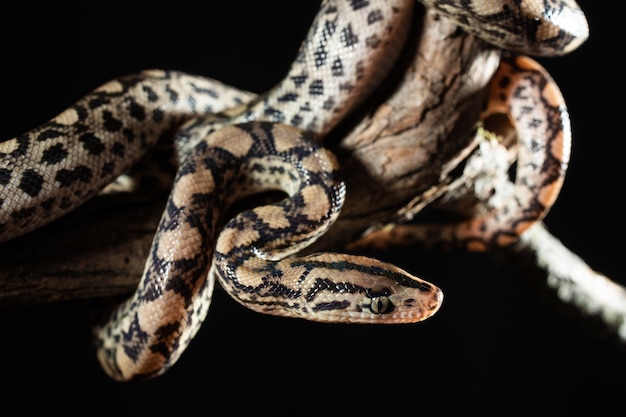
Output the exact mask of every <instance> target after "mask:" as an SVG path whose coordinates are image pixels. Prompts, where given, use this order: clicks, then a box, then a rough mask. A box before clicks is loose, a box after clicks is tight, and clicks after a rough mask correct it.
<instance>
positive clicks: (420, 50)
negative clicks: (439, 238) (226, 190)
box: [0, 11, 626, 339]
mask: <svg viewBox="0 0 626 417" xmlns="http://www.w3.org/2000/svg"><path fill="white" fill-rule="evenodd" d="M418 12H419V11H418ZM415 22H416V24H415V26H416V27H415V28H414V30H413V31H412V33H413V34H414V35H413V37H412V38H411V39H409V41H408V42H407V45H406V49H405V51H404V54H403V55H402V57H401V59H400V61H399V62H398V63H397V65H396V66H395V68H394V70H393V71H392V74H390V76H389V78H388V79H387V81H386V82H385V83H384V84H383V85H382V86H381V87H380V88H379V89H378V90H377V91H376V92H375V94H374V95H373V97H372V98H371V100H370V101H369V102H367V103H366V104H365V105H364V106H362V107H361V108H360V109H359V110H358V111H357V112H356V113H355V114H354V115H352V116H351V117H350V118H348V119H347V120H345V121H344V122H343V123H342V125H340V126H339V127H338V128H337V129H336V130H335V131H334V132H333V133H332V134H331V135H330V137H328V138H327V141H326V144H327V146H329V147H330V148H331V149H333V150H334V151H335V153H336V155H337V156H338V158H339V160H340V163H341V166H342V169H343V172H344V176H345V181H346V184H347V189H348V195H347V199H346V204H345V207H344V209H343V211H342V214H341V216H340V218H339V220H338V221H337V223H336V224H335V225H334V226H333V227H332V228H331V230H330V231H329V233H327V234H326V235H325V236H324V237H323V238H321V239H320V240H319V241H318V242H316V243H315V244H314V245H313V246H312V247H311V248H310V249H308V251H313V250H315V251H317V250H336V249H339V248H342V247H344V246H345V245H347V244H348V243H350V242H352V241H353V240H355V239H357V238H359V237H360V236H362V235H363V234H364V233H366V232H367V231H369V230H373V229H376V228H377V227H379V226H380V227H382V226H384V225H385V224H388V223H393V222H396V221H398V220H406V219H410V218H412V217H414V216H416V215H417V214H418V213H419V212H420V211H421V210H422V209H423V208H424V207H426V206H428V205H429V204H430V203H432V202H433V201H435V200H436V199H437V198H439V197H441V196H442V195H445V194H450V193H455V192H457V191H458V190H459V188H458V187H456V186H453V185H454V184H459V183H460V182H469V181H471V180H472V179H471V178H463V175H464V174H463V173H459V172H457V171H458V169H457V170H455V168H458V167H459V164H461V163H462V162H463V161H464V160H465V159H466V157H467V156H468V155H470V154H471V153H472V151H473V150H474V149H475V148H476V146H477V143H478V138H477V137H476V136H475V135H474V134H473V133H474V131H475V126H476V122H477V120H478V117H479V113H480V110H481V107H482V102H483V99H484V95H485V94H486V85H487V83H488V81H489V79H490V78H491V76H492V74H493V73H494V71H495V70H496V68H497V65H498V62H499V58H500V51H498V50H495V49H493V48H491V47H489V46H487V45H486V44H485V43H483V42H482V41H480V40H478V39H476V38H474V37H473V36H471V35H468V34H466V33H464V32H462V31H459V30H458V29H457V28H456V27H455V26H454V25H453V24H452V23H451V22H449V21H448V20H446V19H442V18H440V16H438V15H437V14H436V13H434V12H432V11H428V12H426V14H425V15H424V16H422V15H419V16H416V20H415ZM448 201H457V202H458V201H459V200H455V199H452V200H448ZM164 202H165V196H158V197H154V196H137V195H129V194H123V193H122V194H116V195H104V196H99V197H97V198H96V199H94V200H93V201H91V202H89V203H87V204H86V205H85V206H83V207H81V208H79V209H78V210H76V211H75V212H74V213H72V214H71V215H69V216H67V217H66V218H64V219H61V220H59V221H57V222H55V223H53V224H50V225H48V226H46V227H44V228H42V229H41V230H39V231H36V232H34V233H32V234H30V235H27V236H24V237H22V238H19V239H16V240H14V241H11V242H7V243H4V244H2V245H0V251H1V253H2V258H3V260H2V263H1V264H0V305H4V306H8V305H15V304H24V303H39V302H51V301H57V300H69V299H78V298H91V297H100V296H112V295H120V294H124V293H130V292H132V291H133V290H134V288H135V287H136V285H137V282H138V280H139V277H140V276H141V273H142V272H143V268H144V260H145V259H146V256H147V254H148V251H149V248H150V245H151V242H152V236H153V233H154V230H155V228H156V225H157V223H158V221H159V218H160V214H161V211H162V208H163V205H164ZM94 218H97V219H98V221H93V219H94ZM531 230H532V231H529V232H528V233H527V234H525V235H524V236H523V239H521V240H520V241H519V242H518V243H517V244H516V245H513V246H511V247H510V248H504V249H503V251H504V253H506V254H509V255H511V256H510V257H509V258H510V259H509V260H508V262H515V263H516V264H519V265H526V266H528V265H531V267H530V268H531V270H528V274H531V275H533V276H536V277H540V279H544V280H546V282H548V283H549V284H550V285H552V284H554V285H557V286H558V287H559V288H561V289H562V290H561V292H563V293H564V294H565V293H567V294H574V295H576V297H570V298H567V297H565V296H564V297H563V300H564V301H565V302H570V303H574V304H575V305H576V306H578V307H579V308H581V309H582V310H585V311H589V312H593V313H594V314H598V315H599V316H601V317H603V320H604V321H605V322H606V323H607V324H608V325H609V326H611V327H612V328H614V329H616V330H617V329H620V330H619V332H620V334H621V337H622V338H624V339H626V331H625V330H624V323H625V322H626V319H625V318H626V311H625V310H626V309H625V308H624V305H626V292H625V291H624V289H623V288H622V287H620V286H618V285H616V284H614V283H612V282H611V281H610V280H609V279H608V278H606V277H602V276H601V275H599V274H597V273H595V272H594V271H592V270H591V269H589V268H588V267H586V265H585V264H584V262H583V261H582V260H580V259H579V258H578V257H577V256H576V255H575V254H573V253H571V252H569V251H568V250H567V249H566V248H564V247H563V246H562V245H561V244H560V242H558V240H556V239H554V238H553V237H551V236H550V235H549V233H547V232H546V231H545V229H543V228H542V226H541V225H539V226H537V227H535V228H533V229H531ZM529 257H530V258H532V262H530V263H529V261H528V259H529ZM568 264H569V265H577V267H576V268H570V269H568V268H564V267H563V266H564V265H568ZM593 282H602V283H603V285H602V286H601V287H602V288H604V289H605V291H603V292H602V294H600V293H598V292H597V291H595V290H594V288H599V287H594V286H593V285H589V283H593ZM609 300H610V302H609Z"/></svg>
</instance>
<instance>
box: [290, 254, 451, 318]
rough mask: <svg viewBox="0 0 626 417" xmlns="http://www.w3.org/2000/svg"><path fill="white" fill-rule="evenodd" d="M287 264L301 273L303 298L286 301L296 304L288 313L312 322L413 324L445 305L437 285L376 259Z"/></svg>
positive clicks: (326, 258) (316, 258)
mask: <svg viewBox="0 0 626 417" xmlns="http://www.w3.org/2000/svg"><path fill="white" fill-rule="evenodd" d="M288 262H289V264H290V268H293V270H294V271H296V270H298V271H299V272H298V274H297V275H298V276H299V279H298V280H297V281H296V282H297V285H298V286H299V287H300V291H298V293H299V294H301V298H303V300H299V301H298V302H297V303H287V304H289V305H290V306H293V312H294V314H289V315H294V316H295V315H299V316H301V317H304V318H306V319H308V320H314V321H322V322H339V323H368V324H371V323H379V324H387V323H389V324H394V323H415V322H419V321H422V320H425V319H427V318H428V317H430V316H432V315H433V314H435V313H436V312H437V310H439V308H440V307H441V303H442V301H443V293H442V291H441V290H440V289H439V288H438V287H437V286H435V285H433V284H431V283H429V282H427V281H424V280H422V279H420V278H417V277H415V276H413V275H411V274H409V273H408V272H406V271H404V270H402V269H400V268H398V267H397V266H395V265H392V264H388V263H385V262H381V261H379V260H376V259H373V258H367V257H362V256H353V255H343V254H328V253H325V254H317V255H311V256H308V257H306V258H301V259H299V260H288ZM282 305H283V306H284V305H285V304H282ZM279 314H280V313H279Z"/></svg>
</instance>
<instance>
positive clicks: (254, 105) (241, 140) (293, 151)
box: [0, 0, 586, 380]
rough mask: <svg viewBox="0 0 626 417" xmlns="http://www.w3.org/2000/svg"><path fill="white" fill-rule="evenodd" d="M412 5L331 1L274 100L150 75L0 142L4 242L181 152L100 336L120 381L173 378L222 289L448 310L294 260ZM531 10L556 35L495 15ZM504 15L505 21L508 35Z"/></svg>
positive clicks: (567, 5) (343, 264)
mask: <svg viewBox="0 0 626 417" xmlns="http://www.w3.org/2000/svg"><path fill="white" fill-rule="evenodd" d="M414 3H415V2H414V1H413V0H370V1H368V0H361V1H354V0H353V1H345V0H326V1H323V2H322V5H321V7H320V11H319V13H318V15H317V16H316V18H315V20H314V22H313V24H312V26H311V29H310V31H309V34H308V36H307V38H306V39H305V41H304V42H303V44H302V46H301V48H300V51H299V53H298V55H297V58H296V60H295V61H294V63H293V65H292V67H291V69H290V71H289V73H288V74H287V75H286V77H285V78H284V79H283V81H282V82H280V83H279V84H278V85H277V86H276V87H275V88H274V89H272V90H270V91H268V92H267V93H265V94H263V95H261V96H258V97H257V96H256V95H255V94H252V93H248V92H244V91H239V90H237V89H235V88H232V87H229V86H225V85H223V84H221V83H219V82H218V81H215V80H211V79H207V78H202V77H197V76H193V75H188V74H183V73H179V72H175V71H162V70H150V71H144V72H142V73H140V74H135V75H130V76H126V77H120V78H118V79H115V80H113V81H111V82H109V83H107V84H105V85H103V86H102V87H100V88H98V89H96V90H94V91H93V92H92V93H90V94H88V95H87V96H85V97H84V98H83V99H81V100H79V101H78V102H76V104H74V105H73V106H71V107H70V108H68V109H67V110H65V111H64V112H62V113H61V114H59V115H58V116H57V117H55V118H53V119H52V120H50V121H49V122H46V123H44V124H43V125H41V126H39V127H37V128H35V129H33V130H32V131H30V132H27V133H25V134H23V135H21V136H19V137H16V138H13V139H10V140H7V141H4V142H1V143H0V241H7V240H10V239H12V238H15V237H17V236H20V235H22V234H24V233H27V232H29V231H30V230H33V229H35V228H37V227H40V226H41V225H43V224H46V223H48V222H50V221H52V220H54V219H56V218H58V217H60V216H62V215H64V214H65V213H67V212H68V211H70V210H72V209H73V208H75V207H76V206H77V205H79V204H81V203H82V202H83V201H85V200H86V199H88V198H89V197H91V196H93V195H95V194H97V193H98V192H100V190H101V189H102V188H103V187H104V186H106V185H107V184H108V183H110V182H112V181H113V180H115V178H117V177H118V176H119V175H121V174H123V173H124V172H127V171H128V170H129V169H130V168H131V167H132V165H133V164H134V163H135V162H136V161H137V160H138V159H139V158H140V157H141V156H142V155H143V154H144V153H145V152H146V151H147V150H148V149H150V148H151V147H154V146H155V145H158V144H161V143H164V142H165V143H167V142H168V141H170V142H171V143H172V145H173V147H174V148H175V151H176V161H175V162H176V164H177V167H178V170H177V174H176V178H175V180H174V183H173V187H172V190H171V193H170V196H169V199H168V202H167V205H166V208H165V211H164V213H163V217H162V219H161V221H160V223H159V226H158V229H157V232H156V234H155V238H154V242H153V246H152V248H151V250H150V255H149V258H148V260H147V261H146V266H145V270H144V274H143V276H142V278H141V280H140V284H139V287H138V289H137V291H136V292H135V293H134V294H133V295H132V296H131V297H130V298H129V299H128V300H127V301H126V302H124V303H123V304H122V305H120V306H118V307H117V308H116V309H115V310H114V311H113V313H112V314H111V316H110V317H109V318H108V320H107V321H105V322H104V323H102V324H101V325H99V326H97V327H96V328H95V329H94V333H95V335H96V340H97V344H98V358H99V360H100V362H101V364H102V366H103V368H104V370H105V371H106V372H107V373H108V374H109V375H110V376H111V377H112V378H114V379H116V380H129V379H135V378H145V377H153V376H155V375H159V374H162V373H164V372H165V371H167V369H169V367H171V366H172V365H173V364H174V363H175V362H176V360H177V359H178V358H179V357H180V355H181V354H182V353H183V351H184V349H185V347H186V346H187V345H188V344H189V342H190V340H191V339H192V338H193V336H194V334H195V333H196V332H197V330H198V328H199V326H200V324H201V323H202V321H203V319H204V317H205V316H206V313H207V309H208V307H209V304H210V299H211V293H212V289H213V285H214V281H215V280H216V279H217V280H218V281H219V282H220V284H221V285H222V286H223V287H224V288H225V289H226V291H227V292H228V293H229V294H230V295H231V296H232V297H233V298H234V299H235V300H236V301H238V302H240V303H242V304H243V305H245V306H246V307H248V308H251V309H253V310H255V311H258V312H261V313H267V314H275V315H282V316H287V317H302V318H306V319H309V320H317V321H323V322H354V323H408V322H418V321H421V320H424V319H426V318H428V317H430V316H432V315H433V314H434V313H435V312H436V311H437V310H438V309H439V307H440V306H441V302H442V292H441V290H440V289H439V288H437V287H436V286H435V285H433V284H431V283H428V282H426V281H424V280H422V279H419V278H417V277H415V276H413V275H411V274H409V273H407V272H405V271H403V270H401V269H399V268H397V267H395V266H393V265H390V264H387V263H384V262H381V261H378V260H374V259H369V258H364V257H358V256H352V255H343V254H329V253H322V254H314V255H309V256H307V257H303V258H297V257H296V258H293V257H292V256H295V255H297V252H298V251H299V250H300V249H302V248H303V247H305V246H307V245H309V244H311V243H312V242H313V241H314V240H315V239H316V238H317V237H318V236H320V235H321V234H323V233H324V232H325V231H326V230H327V229H328V228H329V227H330V226H331V225H332V224H333V222H334V221H335V220H336V218H337V216H338V215H339V213H340V210H341V207H342V204H343V201H344V198H345V187H344V184H343V182H342V181H341V179H340V175H339V167H338V165H337V161H336V159H335V158H334V157H333V156H332V154H330V153H329V152H328V151H326V150H324V149H323V148H322V147H321V146H320V145H319V143H320V142H321V140H322V139H323V138H324V137H325V135H326V134H327V133H328V132H329V131H330V130H331V129H332V128H333V127H334V126H335V125H336V124H337V123H338V122H339V121H341V120H342V119H343V118H344V117H345V116H346V115H347V114H348V113H349V112H351V111H352V110H353V109H354V108H355V107H356V106H357V105H358V104H359V103H360V102H362V100H363V99H364V98H365V97H366V96H368V95H369V94H370V93H371V91H372V90H373V88H374V87H375V86H376V85H377V84H378V83H379V82H380V81H381V80H382V78H384V76H385V75H386V74H387V73H388V71H389V70H390V68H391V67H392V65H393V62H395V59H396V58H397V56H398V55H399V53H400V50H401V49H402V46H403V44H404V40H405V38H406V35H407V32H408V28H409V26H410V22H411V16H412V9H413V7H414ZM422 3H423V4H424V5H426V6H428V7H436V8H438V9H439V10H441V11H442V13H443V14H444V15H445V16H448V17H450V18H452V19H455V20H456V21H457V22H458V24H459V25H461V26H462V27H465V28H467V29H469V30H471V31H472V32H474V33H475V34H477V35H478V36H481V37H484V39H485V40H487V41H488V42H493V43H495V44H496V45H497V46H499V47H503V48H507V49H511V48H513V49H516V50H522V51H527V52H529V53H533V52H534V53H538V52H541V54H546V55H558V54H561V53H566V52H568V51H569V50H571V49H573V48H575V47H576V46H577V45H578V44H579V43H580V40H581V39H583V40H584V38H586V34H585V33H583V32H584V30H583V29H581V30H579V31H578V32H576V31H570V30H569V29H570V28H569V27H567V25H565V26H564V25H558V23H559V20H562V19H559V17H562V16H574V15H577V14H576V13H577V12H575V11H576V10H578V6H577V5H576V4H575V2H573V1H559V2H540V1H538V0H526V1H524V0H523V1H515V2H514V1H508V0H500V1H480V0H475V1H462V2H455V1H422ZM528 5H531V6H533V7H530V8H528V7H526V6H528ZM528 10H531V11H533V13H535V15H537V13H536V12H539V13H538V14H539V17H537V18H530V19H525V20H523V22H526V21H532V22H534V23H533V24H535V25H536V24H537V21H540V22H542V23H540V24H542V25H547V26H548V27H552V28H553V29H550V30H548V32H546V31H539V32H537V31H529V30H524V31H522V32H520V30H519V27H518V26H516V25H517V24H519V22H520V21H521V20H519V19H518V20H515V19H499V18H498V16H501V12H502V11H506V13H507V15H510V14H511V13H513V14H514V15H515V14H517V15H520V16H521V15H526V14H527V11H528ZM555 17H556V18H557V19H556V23H557V24H556V26H555V25H552V23H555V22H554V20H555ZM537 19H539V20H537ZM583 19H584V16H583ZM570 20H571V19H570ZM579 20H580V19H579ZM494 21H496V22H497V21H503V22H504V24H503V25H499V26H498V29H497V30H495V29H492V28H490V27H489V26H488V24H489V23H493V22H494ZM544 21H545V22H547V23H543V22H544ZM524 24H525V23H524ZM485 25H487V26H485ZM578 26H582V24H580V23H579V24H578ZM578 26H577V27H575V29H576V30H578V29H580V28H579V27H578ZM584 26H585V28H586V22H585V25H584ZM554 28H556V29H554ZM537 33H541V35H540V36H537ZM572 33H573V34H572ZM494 34H495V35H494ZM482 35H484V36H482ZM537 45H540V46H537ZM283 123H285V124H283ZM265 190H280V191H282V192H284V193H285V194H286V195H287V197H286V198H285V199H284V200H282V201H279V202H277V203H274V204H270V205H265V206H261V207H256V208H254V209H250V210H247V211H244V212H243V213H240V214H238V215H237V216H235V217H234V218H233V219H232V220H228V219H226V218H225V217H224V216H225V213H226V212H227V209H228V207H229V206H230V205H231V204H232V203H233V202H234V200H235V199H236V198H238V197H241V196H245V195H248V194H254V193H257V192H262V191H265Z"/></svg>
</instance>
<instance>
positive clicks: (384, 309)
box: [370, 295, 393, 314]
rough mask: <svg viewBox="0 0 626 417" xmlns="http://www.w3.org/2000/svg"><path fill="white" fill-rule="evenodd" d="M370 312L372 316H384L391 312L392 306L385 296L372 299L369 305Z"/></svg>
mask: <svg viewBox="0 0 626 417" xmlns="http://www.w3.org/2000/svg"><path fill="white" fill-rule="evenodd" d="M370 310H372V313H374V314H386V313H389V312H391V311H393V304H392V303H391V300H389V297H387V296H384V295H381V296H379V297H373V298H372V302H371V303H370Z"/></svg>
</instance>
